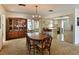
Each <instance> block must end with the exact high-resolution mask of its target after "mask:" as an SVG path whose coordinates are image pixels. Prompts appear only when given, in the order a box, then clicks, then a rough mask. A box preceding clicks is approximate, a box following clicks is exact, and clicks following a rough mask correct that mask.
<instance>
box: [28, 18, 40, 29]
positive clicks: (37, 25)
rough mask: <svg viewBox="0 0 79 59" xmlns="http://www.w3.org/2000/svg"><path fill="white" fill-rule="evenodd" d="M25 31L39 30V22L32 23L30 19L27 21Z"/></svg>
mask: <svg viewBox="0 0 79 59" xmlns="http://www.w3.org/2000/svg"><path fill="white" fill-rule="evenodd" d="M27 29H28V30H39V21H34V20H31V19H28V20H27Z"/></svg>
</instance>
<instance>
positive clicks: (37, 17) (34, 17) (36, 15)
mask: <svg viewBox="0 0 79 59" xmlns="http://www.w3.org/2000/svg"><path fill="white" fill-rule="evenodd" d="M35 8H36V14H35V15H32V18H33V20H35V21H39V19H41V16H40V15H39V14H38V6H37V5H36V6H35Z"/></svg>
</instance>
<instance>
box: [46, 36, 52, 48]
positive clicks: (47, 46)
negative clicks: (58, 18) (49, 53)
mask: <svg viewBox="0 0 79 59" xmlns="http://www.w3.org/2000/svg"><path fill="white" fill-rule="evenodd" d="M51 43H52V37H51V36H48V38H46V39H45V47H46V48H50V46H51Z"/></svg>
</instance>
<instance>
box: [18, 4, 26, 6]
mask: <svg viewBox="0 0 79 59" xmlns="http://www.w3.org/2000/svg"><path fill="white" fill-rule="evenodd" d="M18 5H19V6H26V5H25V4H18Z"/></svg>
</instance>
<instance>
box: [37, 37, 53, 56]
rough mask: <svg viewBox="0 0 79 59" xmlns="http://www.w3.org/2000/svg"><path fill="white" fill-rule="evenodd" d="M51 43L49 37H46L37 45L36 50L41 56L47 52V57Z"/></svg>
mask: <svg viewBox="0 0 79 59" xmlns="http://www.w3.org/2000/svg"><path fill="white" fill-rule="evenodd" d="M51 42H52V37H51V36H48V37H47V38H45V39H44V40H43V41H41V43H40V44H38V45H37V49H38V50H39V51H40V52H41V53H42V54H44V51H45V50H47V51H48V52H49V55H50V48H51Z"/></svg>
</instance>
